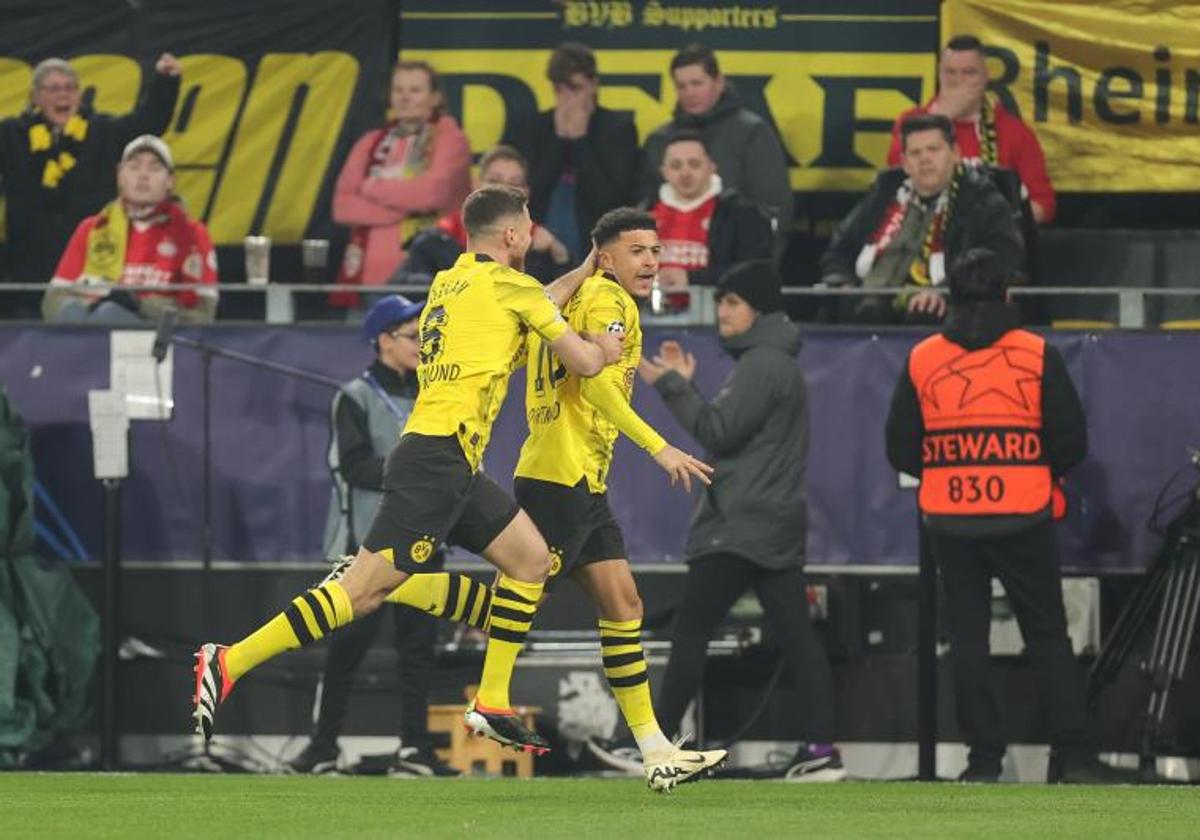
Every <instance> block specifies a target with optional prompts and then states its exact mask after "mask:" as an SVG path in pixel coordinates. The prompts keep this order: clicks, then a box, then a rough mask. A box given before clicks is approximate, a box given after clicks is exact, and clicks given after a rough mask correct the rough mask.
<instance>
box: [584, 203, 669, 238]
mask: <svg viewBox="0 0 1200 840" xmlns="http://www.w3.org/2000/svg"><path fill="white" fill-rule="evenodd" d="M627 230H653V231H657V230H658V222H657V221H655V219H654V217H653V216H651V215H650V214H649V213H647V212H646V211H645V210H638V209H637V208H636V207H618V208H617V209H616V210H609V211H608V212H607V213H605V214H604V215H603V216H601V217H600V218H599V219H597V220H596V226H595V227H594V228H592V241H593V242H595V243H596V247H597V248H603V247H604V246H605V245H607V244H609V243H610V242H612V241H613V240H615V239H616V238H617V237H618V236H620V235H621V234H622V233H624V232H625V231H627Z"/></svg>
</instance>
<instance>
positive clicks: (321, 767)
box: [284, 741, 338, 776]
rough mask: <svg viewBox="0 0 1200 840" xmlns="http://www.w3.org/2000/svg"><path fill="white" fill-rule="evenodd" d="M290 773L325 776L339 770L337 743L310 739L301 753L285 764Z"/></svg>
mask: <svg viewBox="0 0 1200 840" xmlns="http://www.w3.org/2000/svg"><path fill="white" fill-rule="evenodd" d="M284 767H285V768H286V770H287V772H289V773H311V774H312V775H314V776H324V775H327V774H330V773H336V772H337V771H338V748H337V745H336V744H328V743H321V742H319V741H310V742H309V743H308V746H306V747H305V748H304V749H303V750H302V751H301V752H300V754H299V755H297V756H296V757H295V758H293V759H292V760H291V761H289V762H288V763H287V764H285V765H284Z"/></svg>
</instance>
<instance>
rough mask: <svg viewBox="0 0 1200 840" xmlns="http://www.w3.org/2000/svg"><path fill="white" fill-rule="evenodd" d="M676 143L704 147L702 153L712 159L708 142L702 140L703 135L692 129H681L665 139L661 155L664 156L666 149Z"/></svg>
mask: <svg viewBox="0 0 1200 840" xmlns="http://www.w3.org/2000/svg"><path fill="white" fill-rule="evenodd" d="M676 143H699V144H700V145H701V146H703V147H704V153H705V154H706V155H708V156H709V157H712V149H710V148H709V147H708V141H707V140H705V139H704V135H703V134H701V133H700V132H699V131H696V130H695V129H694V128H682V129H680V130H679V131H674V132H672V133H671V135H670V136H669V137H667V144H666V145H665V146H663V154H664V156H665V154H666V151H667V149H669V148H671V147H672V146H674V145H675V144H676Z"/></svg>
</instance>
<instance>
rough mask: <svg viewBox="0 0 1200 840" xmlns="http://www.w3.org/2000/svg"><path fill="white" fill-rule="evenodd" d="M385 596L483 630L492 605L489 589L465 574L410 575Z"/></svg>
mask: <svg viewBox="0 0 1200 840" xmlns="http://www.w3.org/2000/svg"><path fill="white" fill-rule="evenodd" d="M387 600H388V601H391V602H392V603H393V604H407V605H408V606H410V607H413V608H414V609H418V610H420V611H421V612H425V613H429V614H430V615H433V616H437V617H438V618H444V619H446V620H447V621H455V622H461V623H463V624H466V625H468V626H470V627H475V628H478V629H479V630H483V629H485V628H486V627H487V619H488V613H489V611H490V610H491V606H492V591H491V590H490V589H488V588H487V587H486V586H484V585H483V584H482V583H480V582H479V581H477V580H472V579H471V578H469V577H467V576H466V575H459V574H451V573H449V572H435V573H430V574H416V575H413V576H411V577H410V578H409V579H408V580H406V581H404V583H402V584H400V585H399V586H397V587H396V588H395V589H393V590H392V591H391V594H389V595H388V596H387Z"/></svg>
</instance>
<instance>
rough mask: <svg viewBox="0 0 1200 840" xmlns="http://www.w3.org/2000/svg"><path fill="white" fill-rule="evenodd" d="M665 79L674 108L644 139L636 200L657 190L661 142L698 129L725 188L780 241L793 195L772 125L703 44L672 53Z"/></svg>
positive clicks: (789, 221) (788, 221) (785, 232)
mask: <svg viewBox="0 0 1200 840" xmlns="http://www.w3.org/2000/svg"><path fill="white" fill-rule="evenodd" d="M671 81H672V82H674V83H675V94H676V97H677V101H676V105H675V112H674V114H673V115H672V117H671V120H670V122H667V123H664V124H663V125H661V126H659V127H658V128H656V129H654V131H652V132H651V133H650V136H649V137H647V138H646V145H645V147H644V148H643V149H642V167H641V176H640V179H639V184H638V192H639V198H641V199H642V200H647V199H652V198H653V197H654V195H655V194H656V193H657V191H658V185H659V184H660V183H661V181H662V173H661V167H662V162H663V152H664V150H665V149H666V147H667V141H668V140H669V139H670V138H671V137H672V136H673V135H674V134H676V133H677V132H680V131H686V130H691V131H699V132H700V134H701V135H702V136H703V137H704V141H705V143H706V144H707V145H708V149H709V154H710V155H711V156H712V159H713V160H714V161H715V162H716V165H717V170H718V171H719V172H720V173H721V179H722V180H723V181H724V183H725V186H726V187H730V188H732V189H735V190H737V191H738V192H740V193H741V194H742V195H744V196H745V197H746V198H747V199H748V200H750V201H752V202H754V203H755V204H756V205H758V206H759V207H761V208H762V209H763V211H764V212H766V214H767V215H768V216H769V217H770V218H771V219H773V220H774V222H775V224H774V229H775V234H776V236H777V237H778V238H779V242H780V243H782V241H783V239H785V238H786V237H787V235H788V231H789V230H791V225H792V212H793V199H792V187H791V182H790V181H789V179H788V161H787V153H786V152H785V151H784V148H783V143H782V141H781V140H780V138H779V134H778V132H776V130H775V127H774V126H772V125H771V124H770V123H769V122H767V121H766V120H765V119H763V118H762V117H761V116H759V115H758V114H756V113H755V112H754V111H751V110H750V109H749V108H747V107H746V105H745V103H744V102H743V101H742V98H741V96H740V95H739V94H738V92H737V90H735V89H734V87H733V85H732V84H731V83H730V82H729V80H728V79H726V78H725V76H724V75H723V74H722V73H721V67H720V65H719V64H718V62H717V55H716V53H714V52H713V51H712V49H711V48H710V47H707V46H705V45H704V44H690V45H688V46H686V47H684V48H683V49H682V50H680V51H679V52H677V53H676V54H675V56H674V57H673V58H672V59H671Z"/></svg>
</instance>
